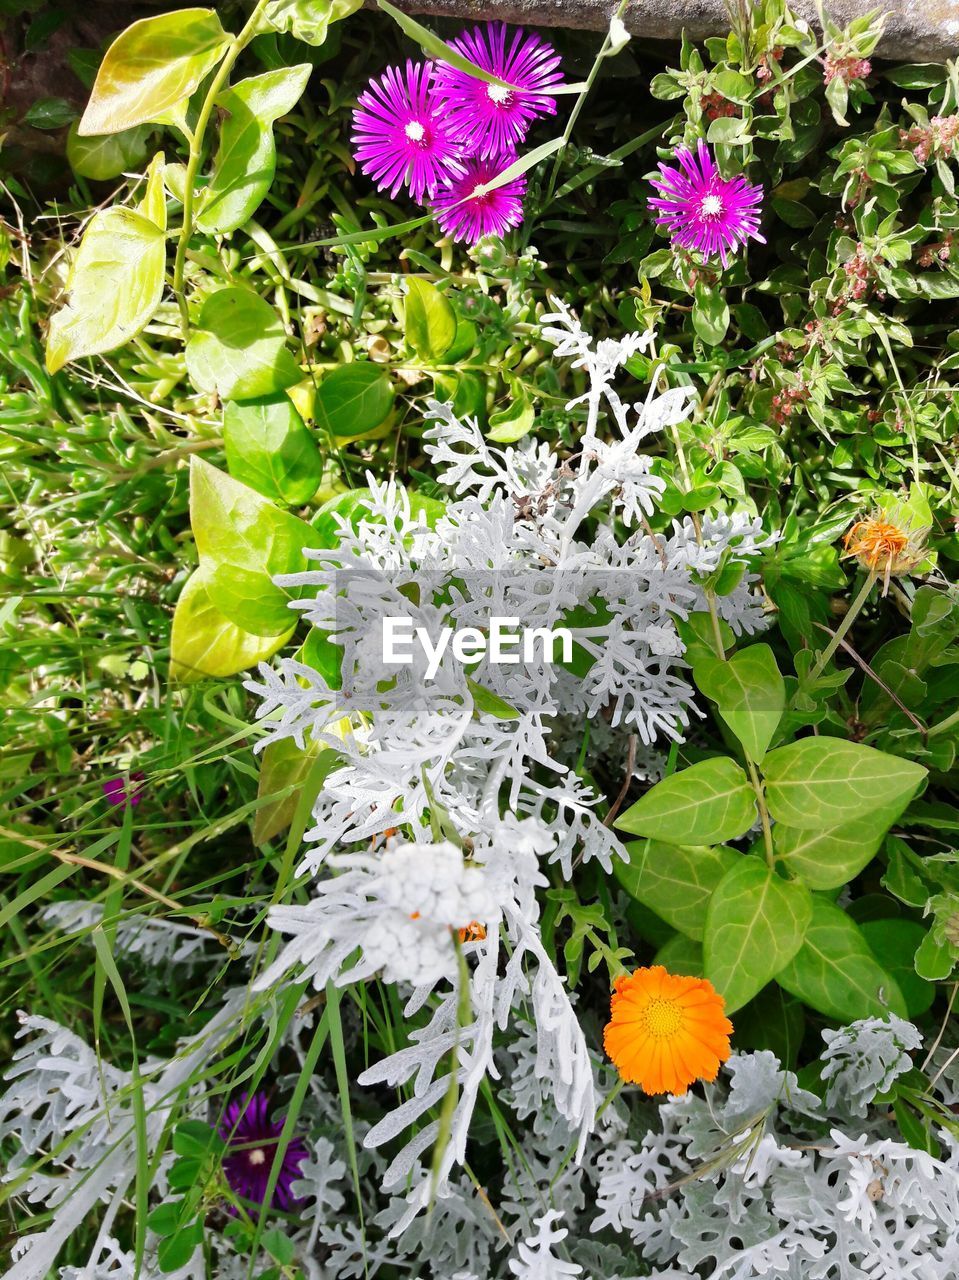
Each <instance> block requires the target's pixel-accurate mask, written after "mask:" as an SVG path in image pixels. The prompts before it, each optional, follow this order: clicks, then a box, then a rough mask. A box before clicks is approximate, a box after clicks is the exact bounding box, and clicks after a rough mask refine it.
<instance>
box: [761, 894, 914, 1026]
mask: <svg viewBox="0 0 959 1280" xmlns="http://www.w3.org/2000/svg"><path fill="white" fill-rule="evenodd" d="M776 981H777V982H778V983H779V985H780V986H781V987H784V988H785V989H786V991H789V992H791V993H792V994H793V995H794V996H798V997H799V999H800V1000H802V1001H803V1003H804V1004H808V1005H810V1006H811V1007H812V1008H813V1009H818V1011H819V1012H820V1013H824V1014H825V1015H826V1017H827V1018H836V1019H838V1020H839V1021H840V1022H853V1021H854V1020H855V1019H856V1018H870V1017H878V1018H881V1017H883V1016H884V1015H885V1014H886V1013H888V1012H889V1010H890V1009H891V1010H892V1012H893V1013H896V1014H898V1015H899V1017H901V1018H905V1017H906V1016H907V1012H906V1004H905V1001H904V1000H903V998H902V992H901V991H900V990H899V986H898V984H897V983H896V981H895V979H894V978H893V977H892V975H891V974H889V973H887V972H886V970H885V969H883V968H882V966H881V965H880V964H879V962H878V961H877V960H876V958H875V956H874V955H873V953H872V951H871V950H870V949H869V946H868V944H867V942H866V940H865V938H864V937H863V935H862V934H861V933H860V931H859V928H858V926H857V925H856V924H855V922H854V921H853V920H851V919H850V918H849V916H847V915H846V913H845V911H843V910H842V908H841V907H837V906H836V905H835V903H833V902H830V901H829V900H828V899H827V898H821V897H819V896H818V895H816V894H814V895H813V913H812V919H811V920H810V922H809V924H808V926H807V928H806V936H805V938H804V940H803V944H802V946H801V947H800V948H799V950H798V951H797V952H796V955H795V956H794V958H793V959H792V960H791V961H790V962H789V964H788V965H786V967H785V968H784V969H781V970H780V971H779V973H777V974H776Z"/></svg>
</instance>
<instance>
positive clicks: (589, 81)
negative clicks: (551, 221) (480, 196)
mask: <svg viewBox="0 0 959 1280" xmlns="http://www.w3.org/2000/svg"><path fill="white" fill-rule="evenodd" d="M628 4H629V0H620V3H619V8H618V9H617V10H616V17H617V18H622V16H623V14H624V13H625V12H626V8H627V6H628ZM608 49H609V32H608V31H607V33H606V38H605V39H604V41H603V43H602V47H601V48H600V51H599V53H598V54H597V55H596V60H595V62H594V63H593V65H592V68H591V69H590V73H589V75H588V76H587V77H586V83H585V85H584V86H583V92H582V93H581V94H580V95H579V97H578V98H577V99H576V102H575V104H574V106H573V109H572V111H571V112H570V113H569V119H568V120H567V121H566V128H565V129H564V130H563V142H562V146H561V147H560V149H559V150H558V151H557V152H556V159H555V160H554V161H553V169H552V172H551V173H550V175H549V186H548V188H547V191H546V203H547V204H549V202H550V201H551V200H552V198H553V192H554V191H555V190H556V179H557V178H558V177H559V167H560V164H561V163H562V160H563V153H564V152H565V150H566V148H567V147H568V146H569V140H570V138H571V137H572V136H573V129H574V128H575V126H576V121H577V120H578V119H579V113H580V112H581V111H582V109H583V107H584V106H585V104H586V99H587V98H588V97H589V91H590V89H592V87H593V85H594V83H595V81H596V77H597V76H598V75H599V69H600V67H601V66H602V64H603V59H604V58H605V57H606V53H607V50H608Z"/></svg>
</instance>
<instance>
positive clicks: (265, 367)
mask: <svg viewBox="0 0 959 1280" xmlns="http://www.w3.org/2000/svg"><path fill="white" fill-rule="evenodd" d="M186 367H187V372H188V373H189V375H190V378H191V380H192V382H193V385H194V386H195V387H196V388H197V390H198V391H215V392H216V393H217V394H218V395H219V397H220V399H221V400H258V399H260V398H261V397H262V396H271V395H274V394H275V393H276V392H277V391H282V390H283V389H284V388H285V387H291V386H293V384H294V383H296V382H299V381H300V379H301V378H302V374H301V373H300V370H299V367H298V366H297V363H296V361H295V360H294V359H293V356H292V355H291V354H290V352H289V350H288V349H287V346H286V334H285V332H284V330H283V326H282V324H281V323H280V318H279V316H278V315H277V313H276V312H275V311H274V310H273V308H272V307H271V306H270V304H269V303H268V302H265V301H264V300H263V299H262V298H261V297H260V296H259V295H258V294H256V293H253V292H252V290H250V289H237V288H227V289H219V290H218V291H217V292H216V293H214V294H211V296H210V297H209V298H207V300H206V302H205V303H204V304H203V310H202V311H201V312H200V319H199V323H198V326H197V327H196V328H195V329H193V330H191V332H190V338H189V341H188V342H187V344H186Z"/></svg>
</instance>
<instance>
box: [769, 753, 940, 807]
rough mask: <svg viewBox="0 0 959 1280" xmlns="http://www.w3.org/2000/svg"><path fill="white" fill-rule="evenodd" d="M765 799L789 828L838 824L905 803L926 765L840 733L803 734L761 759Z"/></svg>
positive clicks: (913, 790) (920, 780)
mask: <svg viewBox="0 0 959 1280" xmlns="http://www.w3.org/2000/svg"><path fill="white" fill-rule="evenodd" d="M763 775H764V777H765V780H766V802H767V804H768V805H769V812H770V813H771V814H772V816H773V817H774V818H775V819H776V821H777V822H783V823H785V824H786V826H787V827H802V828H805V827H818V828H823V827H839V826H842V825H844V824H845V823H847V822H852V820H853V819H854V818H859V817H862V816H863V815H864V814H867V813H872V812H875V810H877V809H881V808H889V807H891V806H892V805H894V804H897V803H899V802H900V801H901V802H902V804H903V807H904V806H905V803H906V801H907V800H909V799H910V798H911V797H912V796H913V794H914V793H915V791H916V789H917V787H918V786H919V784H920V783H921V782H922V780H923V778H924V777H925V776H926V770H925V769H924V768H923V767H922V765H919V764H913V763H912V761H910V760H903V759H902V758H901V757H900V756H890V755H886V754H885V753H884V752H882V751H876V749H875V748H874V747H867V746H864V745H863V744H862V743H860V742H847V741H846V740H845V739H843V738H825V737H816V738H802V739H801V740H800V741H799V742H790V743H789V745H788V746H785V747H777V748H776V750H775V751H770V752H769V754H768V755H767V756H766V758H765V759H764V760H763Z"/></svg>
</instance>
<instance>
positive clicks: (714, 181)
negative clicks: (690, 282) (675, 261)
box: [649, 139, 766, 267]
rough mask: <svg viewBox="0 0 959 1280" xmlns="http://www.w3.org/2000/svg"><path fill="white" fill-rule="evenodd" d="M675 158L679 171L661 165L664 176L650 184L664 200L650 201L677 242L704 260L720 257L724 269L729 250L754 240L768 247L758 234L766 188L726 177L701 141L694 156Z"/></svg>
mask: <svg viewBox="0 0 959 1280" xmlns="http://www.w3.org/2000/svg"><path fill="white" fill-rule="evenodd" d="M676 159H677V161H678V162H679V168H678V169H674V168H672V167H671V166H670V165H667V164H662V163H661V164H660V166H659V171H660V177H659V178H653V179H652V184H653V186H654V187H655V188H656V190H657V191H659V192H660V193H661V196H662V198H658V197H656V198H653V199H651V200H650V202H649V203H650V205H651V206H652V207H653V208H654V209H660V210H662V212H661V214H660V216H659V217H658V218H657V219H656V221H657V222H658V223H663V224H665V225H666V226H667V227H668V228H669V231H670V234H671V235H672V238H673V242H674V243H675V244H678V245H680V246H681V247H682V248H683V249H698V250H699V251H700V253H701V254H702V255H703V257H704V258H711V257H712V256H713V255H714V254H717V253H718V254H719V258H720V261H721V262H722V264H723V266H724V267H725V266H726V265H727V263H728V261H729V253H730V251H731V250H734V249H737V248H738V247H739V246H740V245H744V244H745V243H746V241H747V240H748V239H749V238H750V236H751V237H752V238H753V239H754V240H758V241H759V242H760V244H765V243H766V240H765V238H764V237H763V236H761V235H760V234H759V213H760V208H759V206H760V204H761V202H762V198H763V189H762V187H752V186H750V185H749V183H748V182H747V181H746V179H745V178H743V177H736V178H724V177H723V176H722V174H721V173H720V172H719V170H718V169H717V168H716V166H715V164H714V163H713V158H712V156H711V155H710V154H709V148H708V147H707V146H706V144H705V142H703V141H702V139H700V141H699V146H698V150H697V154H696V155H694V154H693V152H692V151H690V150H689V149H688V148H687V147H680V148H679V149H678V150H677V152H676Z"/></svg>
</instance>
